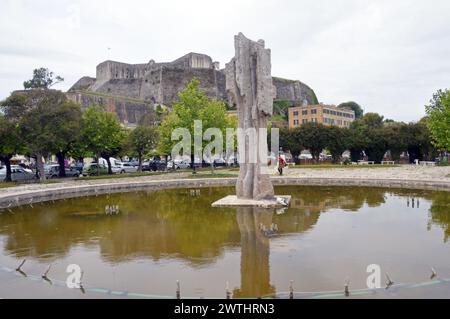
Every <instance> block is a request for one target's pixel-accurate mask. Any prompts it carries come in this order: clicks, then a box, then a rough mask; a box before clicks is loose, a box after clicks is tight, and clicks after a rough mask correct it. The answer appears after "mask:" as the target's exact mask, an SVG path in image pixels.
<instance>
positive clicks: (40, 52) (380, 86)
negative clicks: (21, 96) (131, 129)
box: [0, 0, 450, 121]
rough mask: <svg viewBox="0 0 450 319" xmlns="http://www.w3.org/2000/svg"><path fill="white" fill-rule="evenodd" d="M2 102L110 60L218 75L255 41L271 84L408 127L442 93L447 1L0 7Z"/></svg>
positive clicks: (449, 42)
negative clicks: (35, 74)
mask: <svg viewBox="0 0 450 319" xmlns="http://www.w3.org/2000/svg"><path fill="white" fill-rule="evenodd" d="M0 2H1V5H0V7H1V10H0V39H1V40H0V66H1V67H0V99H2V98H4V97H6V96H7V95H8V94H9V93H10V92H11V91H12V90H15V89H20V88H21V87H22V83H23V81H24V80H27V79H29V78H31V74H32V70H33V69H34V68H37V67H41V66H42V67H48V68H50V69H51V70H53V71H55V73H57V74H59V75H61V76H63V77H64V78H65V82H64V84H63V85H60V86H58V88H59V89H63V90H67V89H68V88H70V86H71V85H72V84H73V83H75V82H76V81H77V80H78V79H79V78H80V77H82V76H85V75H89V76H95V67H96V65H97V64H99V63H100V62H102V61H104V60H107V59H111V60H116V61H121V62H128V63H145V62H148V61H149V60H150V59H154V60H155V61H158V62H165V61H172V60H174V59H176V58H178V57H180V56H182V55H184V54H186V53H188V52H198V53H205V54H208V55H210V56H211V57H212V58H213V60H215V61H219V62H220V63H221V67H223V66H224V64H225V63H226V62H228V61H229V60H230V59H231V57H232V56H233V55H234V48H233V44H234V43H233V36H234V35H235V34H237V33H238V32H243V33H244V34H245V35H246V36H247V37H249V38H251V39H254V40H257V39H261V38H262V39H264V40H265V41H266V46H267V47H269V48H271V49H272V66H273V71H272V73H273V75H274V76H279V77H285V78H290V79H297V80H301V81H302V82H304V83H306V84H308V85H309V86H311V87H312V88H313V89H314V90H315V92H316V94H317V96H318V98H319V101H320V102H323V103H327V104H339V103H341V102H344V101H349V100H354V101H356V102H358V103H359V104H361V105H362V106H363V107H364V109H365V111H366V112H378V113H380V114H382V115H384V116H385V117H387V118H391V119H395V120H402V121H417V120H419V119H420V118H421V117H422V116H423V115H424V104H426V103H427V102H428V101H429V99H430V98H431V96H432V93H433V92H434V91H436V90H437V89H440V88H450V1H449V0H432V1H425V0H422V1H420V0H416V1H412V0H394V1H392V0H389V1H384V0H377V1H375V0H326V1H325V0H300V1H299V0H292V1H280V0H278V1H264V0H257V1H256V0H255V1H246V0H226V1H225V0H224V1H211V0H204V1H203V0H202V1H196V0H188V1H186V0H179V1H171V0H164V1H151V0H150V1H149V0H127V1H119V0H117V1H115V0H95V1H94V0H79V1H75V0H72V1H70V0H58V1H52V0H0Z"/></svg>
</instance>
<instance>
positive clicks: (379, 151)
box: [364, 127, 388, 163]
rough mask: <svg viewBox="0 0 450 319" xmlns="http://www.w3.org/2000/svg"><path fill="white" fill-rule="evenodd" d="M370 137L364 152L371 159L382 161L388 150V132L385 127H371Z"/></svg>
mask: <svg viewBox="0 0 450 319" xmlns="http://www.w3.org/2000/svg"><path fill="white" fill-rule="evenodd" d="M367 134H368V139H367V142H366V146H365V148H364V152H365V153H366V155H367V157H368V158H369V161H374V162H376V163H381V161H382V160H383V157H384V154H386V152H387V150H388V142H387V137H386V132H385V130H384V128H383V127H378V128H369V129H368V131H367Z"/></svg>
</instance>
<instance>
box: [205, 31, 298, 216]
mask: <svg viewBox="0 0 450 319" xmlns="http://www.w3.org/2000/svg"><path fill="white" fill-rule="evenodd" d="M234 42H235V57H234V58H233V59H232V60H231V62H230V63H228V64H227V65H226V70H225V72H226V88H227V92H228V94H229V96H230V100H231V101H232V103H233V104H235V105H236V106H237V111H238V145H239V147H238V149H239V164H240V172H239V178H238V181H237V184H236V195H237V196H228V197H225V198H224V199H222V200H220V201H218V202H216V203H214V204H213V207H221V206H260V207H282V206H288V203H289V199H290V198H289V197H288V196H282V197H281V196H280V197H275V196H274V189H273V186H272V182H271V181H270V176H269V171H268V154H269V152H268V146H267V120H268V118H270V117H271V116H272V113H273V100H274V98H275V96H276V90H275V87H274V85H273V81H272V75H271V68H272V67H271V59H270V57H271V52H270V50H269V49H266V48H265V44H264V41H263V40H259V41H258V42H254V41H252V40H249V39H247V38H246V37H245V36H244V35H243V34H242V33H239V35H237V36H235V39H234Z"/></svg>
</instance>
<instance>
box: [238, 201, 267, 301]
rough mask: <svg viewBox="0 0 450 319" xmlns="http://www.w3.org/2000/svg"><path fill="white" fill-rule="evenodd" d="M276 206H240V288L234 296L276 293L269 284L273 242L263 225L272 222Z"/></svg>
mask: <svg viewBox="0 0 450 319" xmlns="http://www.w3.org/2000/svg"><path fill="white" fill-rule="evenodd" d="M273 214H274V210H273V209H263V208H256V207H240V208H238V209H237V215H236V219H237V223H238V225H239V230H240V232H241V288H240V289H238V290H235V291H234V297H236V298H239V297H262V296H264V295H269V294H273V293H274V292H275V288H274V287H273V286H271V285H270V265H269V255H270V242H269V238H267V237H266V236H265V235H264V233H263V232H262V231H261V229H260V228H261V227H260V225H264V226H266V227H267V226H270V225H272V217H273Z"/></svg>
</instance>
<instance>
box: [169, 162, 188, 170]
mask: <svg viewBox="0 0 450 319" xmlns="http://www.w3.org/2000/svg"><path fill="white" fill-rule="evenodd" d="M187 168H191V163H190V162H189V161H187V160H175V161H170V162H169V163H167V169H187Z"/></svg>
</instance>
